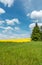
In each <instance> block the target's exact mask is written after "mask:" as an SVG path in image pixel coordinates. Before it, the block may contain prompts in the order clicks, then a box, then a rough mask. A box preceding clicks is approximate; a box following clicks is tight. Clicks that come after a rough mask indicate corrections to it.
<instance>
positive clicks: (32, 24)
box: [29, 23, 42, 29]
mask: <svg viewBox="0 0 42 65" xmlns="http://www.w3.org/2000/svg"><path fill="white" fill-rule="evenodd" d="M38 26H39V27H41V26H42V23H38ZM34 27H35V23H31V24H30V25H29V28H31V29H33V28H34Z"/></svg>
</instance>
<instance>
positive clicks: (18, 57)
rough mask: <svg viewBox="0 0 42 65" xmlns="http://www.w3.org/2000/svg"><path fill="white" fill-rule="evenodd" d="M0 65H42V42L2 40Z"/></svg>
mask: <svg viewBox="0 0 42 65" xmlns="http://www.w3.org/2000/svg"><path fill="white" fill-rule="evenodd" d="M0 65H42V42H33V41H32V42H28V43H22V44H21V43H11V42H10V43H9V42H8V43H7V42H5V43H4V42H0Z"/></svg>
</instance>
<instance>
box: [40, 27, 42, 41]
mask: <svg viewBox="0 0 42 65" xmlns="http://www.w3.org/2000/svg"><path fill="white" fill-rule="evenodd" d="M40 32H41V41H42V26H41V28H40Z"/></svg>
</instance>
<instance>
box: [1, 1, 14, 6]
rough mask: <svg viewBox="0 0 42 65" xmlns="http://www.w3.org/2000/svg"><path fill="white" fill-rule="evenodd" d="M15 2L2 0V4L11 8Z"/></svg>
mask: <svg viewBox="0 0 42 65" xmlns="http://www.w3.org/2000/svg"><path fill="white" fill-rule="evenodd" d="M14 1H15V0H0V2H1V3H3V4H4V5H5V6H6V5H7V6H8V7H11V6H12V5H13V3H14Z"/></svg>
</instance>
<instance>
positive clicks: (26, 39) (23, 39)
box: [0, 38, 31, 42]
mask: <svg viewBox="0 0 42 65" xmlns="http://www.w3.org/2000/svg"><path fill="white" fill-rule="evenodd" d="M30 41H31V38H22V39H6V40H0V42H30Z"/></svg>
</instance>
